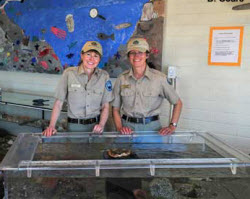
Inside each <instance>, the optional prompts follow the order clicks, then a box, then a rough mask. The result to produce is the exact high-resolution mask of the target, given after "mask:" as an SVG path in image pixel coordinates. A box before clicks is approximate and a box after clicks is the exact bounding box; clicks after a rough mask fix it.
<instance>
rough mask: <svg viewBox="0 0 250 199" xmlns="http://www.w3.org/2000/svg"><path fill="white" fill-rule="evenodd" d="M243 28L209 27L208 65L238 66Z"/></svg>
mask: <svg viewBox="0 0 250 199" xmlns="http://www.w3.org/2000/svg"><path fill="white" fill-rule="evenodd" d="M242 38H243V27H211V28H210V38H209V50H208V65H220V66H240V64H241V49H242Z"/></svg>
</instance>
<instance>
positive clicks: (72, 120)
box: [68, 115, 100, 124]
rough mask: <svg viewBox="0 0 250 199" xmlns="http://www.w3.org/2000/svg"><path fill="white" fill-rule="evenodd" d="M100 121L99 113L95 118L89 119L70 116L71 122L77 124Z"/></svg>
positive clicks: (69, 120)
mask: <svg viewBox="0 0 250 199" xmlns="http://www.w3.org/2000/svg"><path fill="white" fill-rule="evenodd" d="M99 121H100V115H98V116H96V117H94V118H89V119H76V118H70V117H68V122H69V123H76V124H93V123H96V122H99Z"/></svg>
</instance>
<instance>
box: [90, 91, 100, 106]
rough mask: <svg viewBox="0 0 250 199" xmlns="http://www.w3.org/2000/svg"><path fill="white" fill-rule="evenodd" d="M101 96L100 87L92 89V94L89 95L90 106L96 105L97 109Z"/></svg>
mask: <svg viewBox="0 0 250 199" xmlns="http://www.w3.org/2000/svg"><path fill="white" fill-rule="evenodd" d="M102 97H103V90H102V89H95V90H93V91H92V96H90V98H91V104H92V107H96V108H97V109H100V108H101V103H102Z"/></svg>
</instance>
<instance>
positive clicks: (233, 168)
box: [230, 163, 237, 175]
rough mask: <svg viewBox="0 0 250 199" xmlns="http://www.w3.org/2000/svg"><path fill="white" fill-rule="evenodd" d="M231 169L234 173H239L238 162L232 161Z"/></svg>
mask: <svg viewBox="0 0 250 199" xmlns="http://www.w3.org/2000/svg"><path fill="white" fill-rule="evenodd" d="M230 169H231V172H232V174H233V175H235V174H236V173H237V164H235V163H231V165H230Z"/></svg>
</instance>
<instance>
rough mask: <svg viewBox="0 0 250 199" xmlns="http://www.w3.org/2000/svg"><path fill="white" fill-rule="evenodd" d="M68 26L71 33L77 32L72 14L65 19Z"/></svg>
mask: <svg viewBox="0 0 250 199" xmlns="http://www.w3.org/2000/svg"><path fill="white" fill-rule="evenodd" d="M65 21H66V25H67V28H68V31H69V32H74V30H75V22H74V18H73V15H72V14H68V15H67V16H66V18H65Z"/></svg>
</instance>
